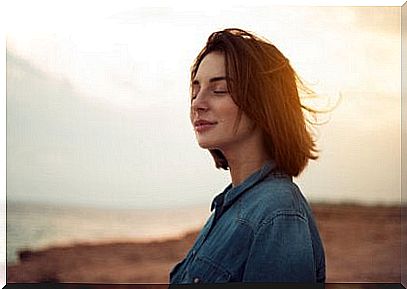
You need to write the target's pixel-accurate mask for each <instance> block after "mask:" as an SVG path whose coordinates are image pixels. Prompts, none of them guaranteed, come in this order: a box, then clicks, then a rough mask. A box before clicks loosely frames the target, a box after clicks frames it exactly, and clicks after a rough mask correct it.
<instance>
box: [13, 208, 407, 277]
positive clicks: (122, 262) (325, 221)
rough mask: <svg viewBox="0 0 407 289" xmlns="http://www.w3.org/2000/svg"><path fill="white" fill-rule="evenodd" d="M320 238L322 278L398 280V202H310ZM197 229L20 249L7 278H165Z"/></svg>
mask: <svg viewBox="0 0 407 289" xmlns="http://www.w3.org/2000/svg"><path fill="white" fill-rule="evenodd" d="M312 208H313V211H314V214H315V217H316V219H317V222H318V226H319V229H320V233H321V237H322V240H323V242H324V246H325V252H326V262H327V282H386V283H387V282H394V283H400V272H401V271H400V262H401V257H400V255H401V254H400V252H401V242H400V239H401V234H400V232H401V226H400V223H401V222H400V219H401V218H400V216H401V210H400V207H397V206H393V207H380V206H358V205H329V204H314V205H312ZM196 234H197V232H190V233H188V234H186V235H185V236H184V237H183V238H180V239H168V240H157V241H154V242H148V243H136V242H134V243H130V242H117V243H109V244H95V243H87V244H85V243H82V244H72V245H71V246H66V247H52V248H47V249H45V250H41V251H28V250H26V251H22V252H20V254H19V255H20V260H19V263H18V264H16V265H11V266H8V267H7V282H8V283H10V282H24V283H26V282H47V281H51V282H53V281H54V282H77V283H82V282H83V283H87V282H92V283H167V282H168V275H169V271H170V270H171V268H172V267H173V266H174V264H175V263H177V262H178V260H180V259H182V258H183V256H184V255H185V254H186V252H187V251H188V249H189V248H190V247H191V246H192V244H193V242H194V239H195V237H196Z"/></svg>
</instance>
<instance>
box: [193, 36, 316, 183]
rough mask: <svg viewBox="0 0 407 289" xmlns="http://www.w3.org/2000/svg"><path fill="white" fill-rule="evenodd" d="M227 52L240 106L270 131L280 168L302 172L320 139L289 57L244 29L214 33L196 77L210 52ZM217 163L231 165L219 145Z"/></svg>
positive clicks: (195, 65) (269, 149) (290, 172)
mask: <svg viewBox="0 0 407 289" xmlns="http://www.w3.org/2000/svg"><path fill="white" fill-rule="evenodd" d="M211 52H221V53H223V54H224V56H225V66H226V67H225V68H226V76H227V77H228V78H227V79H229V80H228V82H227V84H228V89H229V91H230V92H231V96H232V98H233V100H234V102H235V103H236V105H237V106H238V107H239V109H240V114H239V116H238V121H240V117H241V113H242V112H244V113H245V114H246V115H247V116H248V117H249V118H250V119H252V120H253V121H254V122H255V124H256V125H257V126H258V127H260V128H261V129H262V131H263V134H264V140H265V146H266V149H267V152H268V154H269V156H270V157H271V158H272V159H273V160H274V161H275V163H276V169H278V170H280V171H282V172H284V173H286V174H288V175H291V176H298V175H299V174H300V173H301V172H302V171H303V170H304V168H305V167H306V165H307V164H308V160H309V159H313V160H315V159H317V158H318V156H317V155H316V152H317V149H316V147H315V142H314V140H313V139H312V137H311V134H310V132H309V131H308V128H307V125H306V121H305V117H304V114H303V111H302V109H306V110H309V111H311V112H314V111H313V110H312V109H309V108H307V107H306V106H303V105H301V102H300V98H299V93H298V89H299V88H301V89H304V90H305V91H306V92H310V91H311V90H310V89H308V88H307V87H305V85H304V84H303V82H302V81H301V80H300V78H299V77H298V75H297V73H296V72H295V71H294V69H293V68H292V67H291V65H290V63H289V61H288V59H287V58H286V57H285V56H284V55H283V54H282V53H281V52H280V51H279V50H278V49H277V48H276V47H275V46H274V45H272V44H271V43H269V42H268V41H267V40H265V39H262V38H259V37H257V36H255V35H253V34H251V33H249V32H246V31H244V30H241V29H225V30H222V31H218V32H214V33H212V34H211V35H210V36H209V38H208V41H207V43H206V45H205V47H204V48H203V49H202V50H201V52H200V53H199V54H198V56H197V57H196V59H195V61H194V63H193V65H192V68H191V82H192V80H193V79H194V78H195V75H196V73H197V70H198V67H199V65H200V63H201V61H202V60H203V59H204V57H205V56H206V55H208V54H209V53H211ZM210 152H211V154H212V156H213V158H214V160H215V164H216V167H217V168H223V169H228V168H229V165H228V162H227V160H226V158H225V156H224V155H223V153H222V152H221V151H219V150H210Z"/></svg>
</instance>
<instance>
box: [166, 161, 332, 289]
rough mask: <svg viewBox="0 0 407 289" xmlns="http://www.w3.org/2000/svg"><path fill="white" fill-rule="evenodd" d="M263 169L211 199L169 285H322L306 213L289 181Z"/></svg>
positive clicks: (321, 265) (270, 167) (319, 253)
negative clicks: (206, 214) (204, 219)
mask: <svg viewBox="0 0 407 289" xmlns="http://www.w3.org/2000/svg"><path fill="white" fill-rule="evenodd" d="M274 167H275V165H274V162H272V161H270V162H268V163H267V164H265V165H264V166H263V167H262V168H261V169H260V170H259V171H257V172H255V173H254V174H252V175H251V176H250V177H248V178H247V179H246V180H245V181H244V182H242V183H241V184H240V185H238V186H236V187H232V185H231V184H230V185H229V186H228V187H227V188H226V189H225V190H224V191H223V192H222V193H221V194H219V195H218V196H216V197H215V199H214V200H213V203H212V208H211V210H213V209H214V212H213V213H212V214H211V216H210V217H209V219H208V221H207V222H206V224H205V225H204V227H203V229H202V230H201V232H200V233H199V235H198V237H197V239H196V241H195V244H194V245H193V247H192V248H191V250H190V251H189V253H188V254H187V255H186V257H185V258H184V260H182V261H181V262H180V263H178V264H177V265H176V266H175V267H174V268H173V269H172V271H171V273H170V283H172V284H178V283H223V282H325V255H324V249H323V245H322V241H321V239H320V236H319V233H318V229H317V226H316V224H315V221H314V217H313V215H312V212H311V209H310V207H309V205H308V203H307V201H306V200H305V198H304V196H303V195H302V193H301V191H300V190H299V188H298V187H297V186H296V185H295V184H294V183H293V181H292V177H290V176H288V175H285V174H282V173H279V172H277V171H276V170H274Z"/></svg>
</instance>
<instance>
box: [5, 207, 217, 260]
mask: <svg viewBox="0 0 407 289" xmlns="http://www.w3.org/2000/svg"><path fill="white" fill-rule="evenodd" d="M209 214H210V212H209V208H208V206H207V205H204V206H196V207H188V208H178V209H159V210H158V209H149V210H119V209H100V208H86V207H70V206H63V205H61V206H56V205H47V204H38V203H16V202H7V241H6V243H7V264H8V265H10V264H12V263H15V262H16V261H17V260H18V251H19V250H24V249H41V248H45V247H48V246H57V245H71V244H72V243H78V242H95V241H97V242H106V241H128V240H131V241H140V240H151V239H159V238H168V237H173V236H179V235H182V234H183V233H185V232H186V231H188V230H192V229H196V228H199V227H201V226H202V225H203V223H204V222H205V220H206V218H207V217H208V216H209Z"/></svg>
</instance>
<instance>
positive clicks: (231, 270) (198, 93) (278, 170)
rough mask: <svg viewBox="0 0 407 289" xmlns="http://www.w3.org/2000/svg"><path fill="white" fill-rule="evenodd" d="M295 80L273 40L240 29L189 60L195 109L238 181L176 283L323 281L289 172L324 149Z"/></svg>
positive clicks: (220, 163)
mask: <svg viewBox="0 0 407 289" xmlns="http://www.w3.org/2000/svg"><path fill="white" fill-rule="evenodd" d="M298 85H302V83H301V81H300V80H299V78H298V77H297V75H296V73H295V71H294V70H293V69H292V67H291V66H290V64H289V62H288V60H287V59H286V58H285V57H284V55H283V54H282V53H281V52H280V51H279V50H278V49H277V48H276V47H275V46H273V45H272V44H270V43H269V42H267V41H266V40H263V39H261V38H259V37H257V36H255V35H253V34H250V33H248V32H246V31H243V30H240V29H225V30H223V31H219V32H215V33H213V34H212V35H211V36H210V37H209V39H208V41H207V44H206V46H205V47H204V48H203V50H202V51H201V52H200V53H199V55H198V56H197V58H196V60H195V63H194V64H193V66H192V70H191V114H190V117H191V122H192V124H193V127H194V130H195V134H196V138H197V141H198V143H199V146H201V147H202V148H205V149H208V150H209V151H210V153H211V154H212V156H213V158H214V160H215V164H216V167H217V168H222V169H229V170H230V176H231V180H232V183H231V184H230V185H229V186H228V187H226V189H225V190H224V191H223V192H222V193H221V194H219V195H218V196H216V197H215V199H214V200H213V203H212V210H214V211H213V213H212V215H211V216H210V218H209V220H208V221H207V223H206V224H205V226H204V227H203V229H202V231H201V232H200V234H199V235H198V237H197V239H196V241H195V244H194V245H193V247H192V248H191V250H190V251H189V253H188V254H187V256H186V257H185V259H184V260H183V261H182V262H180V263H178V264H177V265H176V266H175V267H174V268H173V270H172V271H171V273H170V282H171V283H200V282H202V283H215V282H324V281H325V257H324V250H323V245H322V242H321V239H320V237H319V233H318V229H317V226H316V224H315V221H314V218H313V215H312V212H311V209H310V207H309V205H308V204H307V201H306V200H305V198H304V197H303V195H302V193H301V192H300V190H299V188H298V187H297V186H296V185H295V184H294V183H293V181H292V177H295V176H298V175H299V174H300V173H301V172H302V171H303V169H304V168H305V166H306V165H307V163H308V160H309V159H316V158H317V156H316V155H315V152H316V149H315V144H314V142H313V140H312V138H311V136H310V133H309V132H308V131H307V127H306V124H305V120H304V116H303V113H302V107H303V108H305V107H304V106H301V103H300V100H299V95H298V89H297V87H298Z"/></svg>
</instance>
